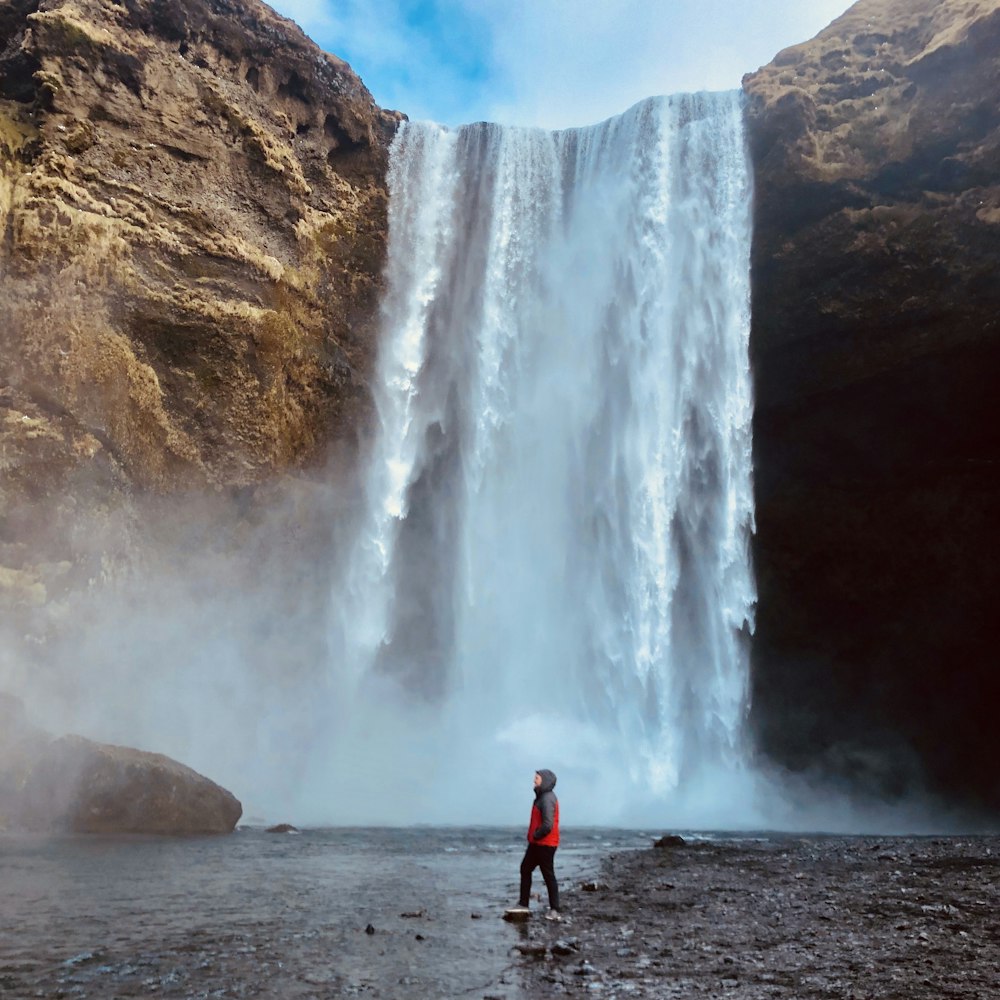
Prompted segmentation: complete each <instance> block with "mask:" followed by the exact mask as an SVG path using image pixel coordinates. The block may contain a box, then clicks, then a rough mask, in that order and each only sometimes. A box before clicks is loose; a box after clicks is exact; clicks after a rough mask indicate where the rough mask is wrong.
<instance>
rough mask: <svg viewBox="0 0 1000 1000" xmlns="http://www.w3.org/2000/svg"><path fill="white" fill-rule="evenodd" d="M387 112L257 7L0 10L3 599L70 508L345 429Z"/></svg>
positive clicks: (281, 454) (351, 412) (96, 5)
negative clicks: (24, 559)
mask: <svg viewBox="0 0 1000 1000" xmlns="http://www.w3.org/2000/svg"><path fill="white" fill-rule="evenodd" d="M397 122H398V116H396V115H392V114H388V113H386V112H382V111H380V110H379V109H378V108H377V107H376V106H375V105H374V103H373V101H372V98H371V96H370V94H369V93H368V92H367V91H366V90H365V88H364V86H363V85H362V84H361V81H360V80H359V79H358V78H357V77H356V76H355V75H354V73H353V72H352V71H351V70H350V68H349V67H348V66H347V65H346V64H345V63H343V62H341V61H340V60H338V59H336V58H335V57H333V56H329V55H326V54H324V53H322V52H321V51H320V50H319V48H318V47H317V46H315V45H314V44H313V43H312V42H310V41H309V40H308V39H307V38H306V37H305V36H304V35H303V34H302V33H301V31H299V29H298V28H297V27H296V26H295V25H294V24H292V23H291V22H290V21H287V20H285V19H284V18H281V17H279V16H278V15H277V14H275V13H274V12H273V11H271V10H270V8H268V7H266V6H264V5H263V4H260V3H256V2H254V0H175V2H171V3H162V2H157V0H123V2H121V3H112V2H111V0H43V2H38V0H33V2H31V0H10V2H6V3H4V4H3V5H2V6H0V233H2V234H3V239H2V241H0V282H2V285H3V295H2V297H0V456H2V457H0V462H2V468H3V480H2V491H0V545H3V546H4V548H3V551H2V552H0V589H3V590H4V591H5V592H6V593H7V594H8V595H10V594H12V593H13V594H15V595H16V597H17V599H18V600H21V601H22V602H27V603H31V602H32V600H33V599H35V598H37V597H38V595H37V594H35V595H34V598H33V593H34V592H33V591H32V587H34V586H36V584H37V582H38V581H37V580H36V579H35V576H32V573H34V572H35V571H34V570H29V569H25V568H24V567H22V566H21V565H20V563H19V558H20V557H19V555H18V552H19V551H21V550H22V549H23V546H24V545H25V544H27V546H28V548H29V549H31V550H32V551H33V553H34V555H35V558H37V557H38V554H39V551H40V550H41V551H42V552H44V551H45V549H46V546H48V548H50V549H51V550H52V557H53V558H55V557H56V556H61V555H63V554H65V550H64V549H60V548H59V545H57V544H56V542H54V541H53V539H55V538H62V539H63V540H64V541H65V537H68V535H69V534H70V533H71V524H72V522H73V520H74V518H75V517H76V514H77V513H78V511H79V509H82V508H87V507H91V508H92V507H94V506H100V505H102V504H103V505H108V504H110V505H112V506H114V505H115V504H120V503H121V502H122V500H123V498H125V497H126V496H127V495H128V494H129V493H131V492H133V491H136V490H139V491H143V492H146V493H149V492H153V493H156V492H166V491H176V490H179V489H184V488H194V489H201V488H205V487H209V488H220V487H230V486H245V485H248V484H253V483H256V482H258V481H260V480H262V479H264V478H265V477H266V476H267V475H268V474H270V473H273V472H274V471H276V470H281V469H285V468H287V467H289V466H292V465H295V464H298V463H301V462H303V461H307V460H308V459H310V458H312V457H315V456H317V455H319V454H321V453H322V452H323V449H324V445H325V444H326V443H328V441H329V440H330V439H336V438H338V437H344V436H347V437H350V435H351V433H352V429H353V427H354V425H355V423H356V422H357V421H359V420H360V419H362V418H363V416H364V413H365V411H366V410H367V408H368V406H369V405H370V404H369V395H368V392H367V388H366V379H367V377H368V373H369V368H370V364H371V360H372V357H373V347H374V340H373V338H374V324H373V319H374V316H375V311H376V307H377V294H378V285H379V280H380V279H379V276H380V271H381V266H382V261H383V254H384V244H385V231H386V197H387V195H386V188H385V180H384V175H385V168H386V161H387V148H388V143H389V141H390V140H391V137H392V134H393V132H394V130H395V127H396V124H397ZM40 512H44V516H41V514H40ZM40 520H41V521H43V522H44V529H36V528H34V527H32V526H33V525H37V524H38V523H39V521H40ZM60 544H61V543H60ZM5 574H6V575H5ZM36 575H37V574H36Z"/></svg>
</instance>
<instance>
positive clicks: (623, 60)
mask: <svg viewBox="0 0 1000 1000" xmlns="http://www.w3.org/2000/svg"><path fill="white" fill-rule="evenodd" d="M271 6H273V7H274V9H275V10H277V11H278V12H279V13H281V14H284V15H285V16H286V17H290V18H291V19H292V20H294V21H296V22H297V23H298V24H299V25H300V26H301V27H302V28H303V30H304V31H305V32H306V33H307V34H308V35H309V36H310V37H312V38H313V39H314V40H315V41H316V42H317V43H318V44H319V45H320V46H321V47H322V48H323V49H325V50H326V51H327V52H333V53H335V54H336V55H338V56H340V57H341V58H343V59H346V60H347V61H348V62H349V63H350V64H351V65H352V66H353V67H354V69H355V71H356V72H357V73H358V74H359V75H360V76H361V78H362V79H363V80H364V82H365V84H366V85H367V87H368V89H369V90H370V91H371V92H372V94H373V95H374V97H375V99H376V101H377V102H378V103H379V104H380V105H381V106H382V107H385V108H394V109H398V110H400V111H404V112H406V114H408V115H409V116H410V117H411V118H430V119H433V120H434V121H439V122H443V123H444V124H447V125H458V124H462V123H464V122H469V121H479V120H484V119H485V120H488V121H498V122H502V123H504V124H518V125H541V126H545V127H548V128H564V127H567V126H572V125H588V124H592V123H594V122H597V121H600V120H601V119H604V118H607V117H609V116H610V115H613V114H617V113H619V112H621V111H624V110H625V109H626V108H627V107H629V106H631V105H632V104H634V103H635V102H636V101H638V100H641V99H642V98H644V97H649V96H651V95H654V94H669V93H676V92H678V91H685V90H728V89H731V88H734V87H738V86H739V83H740V78H741V77H742V75H743V74H744V73H746V72H749V71H751V70H754V69H756V68H757V67H758V66H761V65H763V64H764V63H767V62H770V60H771V59H772V57H773V56H774V55H775V53H777V52H778V51H779V50H780V49H783V48H785V47H786V46H788V45H794V44H795V43H797V42H802V41H805V40H806V39H808V38H811V37H812V36H813V35H815V34H816V33H817V32H818V31H820V30H822V28H824V27H825V26H826V25H827V24H829V23H830V21H832V20H833V19H834V18H835V17H837V16H838V15H840V14H842V13H843V12H844V11H845V10H846V9H847V8H848V7H849V6H850V3H849V2H848V0H809V2H804V0H744V2H743V3H733V0H590V2H587V0H276V2H273V3H272V4H271Z"/></svg>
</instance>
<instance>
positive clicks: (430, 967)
mask: <svg viewBox="0 0 1000 1000" xmlns="http://www.w3.org/2000/svg"><path fill="white" fill-rule="evenodd" d="M522 837H523V832H522V831H521V830H520V829H517V830H515V829H441V828H433V829H430V828H428V829H424V828H418V829H330V830H310V831H304V832H302V833H301V834H267V833H265V832H263V831H261V830H251V829H241V830H239V831H237V832H236V833H235V834H233V835H232V836H230V837H221V838H197V839H183V840H171V839H161V838H134V837H133V838H114V837H76V838H47V839H27V838H21V837H13V836H2V837H0V887H2V892H0V996H3V997H8V996H9V997H12V998H22V997H25V998H27V997H46V998H55V997H73V998H105V997H107V998H111V997H116V998H117V997H149V996H157V997H184V998H210V997H218V998H242V997H280V998H282V1000H298V998H320V997H322V998H328V997H340V996H343V997H351V996H366V997H420V998H432V997H433V998H443V997H462V996H480V997H481V996H483V995H484V993H489V994H491V995H498V996H504V997H506V998H514V997H519V996H522V995H523V994H522V992H521V988H520V986H519V965H518V960H517V959H516V958H515V957H512V951H511V949H512V946H513V945H515V944H516V943H517V941H518V940H519V936H518V932H517V930H516V929H514V928H512V927H511V926H510V925H508V924H505V923H504V922H503V921H501V920H500V919H499V917H500V914H501V913H502V911H503V908H504V907H505V906H506V905H509V904H510V902H511V901H512V900H513V899H514V895H515V893H516V881H517V869H518V864H519V862H520V855H521V852H522V849H523V846H522V845H523V840H522V839H521V838H522ZM649 842H650V837H649V835H647V834H644V833H636V832H629V831H621V830H615V831H595V830H584V831H579V832H573V831H564V836H563V845H562V846H561V847H560V851H559V855H558V863H557V868H558V869H559V872H560V875H561V878H562V881H563V883H564V884H565V885H567V886H569V885H570V884H572V883H573V882H574V881H579V880H580V879H581V878H583V877H585V876H586V875H587V873H588V872H593V871H596V870H597V868H598V866H599V864H600V859H601V858H602V857H603V856H604V855H605V854H606V853H607V852H608V851H611V850H622V849H628V848H633V847H642V846H646V845H648V844H649ZM537 888H539V889H540V888H541V885H540V884H539V886H538V887H537ZM369 928H370V930H367V929H369Z"/></svg>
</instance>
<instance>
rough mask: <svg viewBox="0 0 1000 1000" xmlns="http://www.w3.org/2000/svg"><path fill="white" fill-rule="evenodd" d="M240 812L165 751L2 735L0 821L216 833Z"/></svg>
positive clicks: (55, 828) (89, 829)
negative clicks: (157, 752)
mask: <svg viewBox="0 0 1000 1000" xmlns="http://www.w3.org/2000/svg"><path fill="white" fill-rule="evenodd" d="M3 707H4V706H3V702H2V701H0V709H3ZM242 811H243V810H242V807H241V805H240V803H239V801H238V800H237V799H236V798H235V797H234V796H233V795H232V794H231V793H230V792H228V791H226V790H225V789H224V788H221V787H219V785H217V784H215V783H214V782H213V781H210V780H209V779H208V778H206V777H204V776H203V775H200V774H198V773H197V772H196V771H193V770H192V769H191V768H189V767H185V766H184V765H183V764H180V763H178V762H177V761H175V760H172V759H171V758H170V757H165V756H164V755H163V754H156V753H147V752H146V751H144V750H134V749H131V748H129V747H120V746H111V745H109V744H104V743H95V742H93V741H91V740H87V739H84V738H82V737H80V736H64V737H61V738H59V739H52V738H50V737H48V736H46V735H45V734H43V733H41V732H40V731H39V730H37V729H30V728H28V727H24V728H22V729H21V730H20V732H19V733H18V734H17V735H16V736H15V737H13V738H11V736H10V734H9V732H8V734H7V736H6V737H5V738H4V739H3V740H2V741H0V828H7V829H19V830H29V831H37V832H44V833H51V832H68V833H144V834H171V835H181V834H217V833H230V832H232V830H233V829H234V827H235V826H236V823H237V821H238V820H239V818H240V815H241V814H242Z"/></svg>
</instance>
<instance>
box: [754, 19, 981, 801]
mask: <svg viewBox="0 0 1000 1000" xmlns="http://www.w3.org/2000/svg"><path fill="white" fill-rule="evenodd" d="M744 89H745V91H746V94H747V96H748V99H749V128H750V140H751V148H752V156H753V161H754V167H755V171H756V184H757V189H756V223H755V236H754V247H753V332H752V345H751V351H752V360H753V366H754V371H755V378H756V393H757V398H756V420H755V452H756V458H755V465H756V489H757V518H758V534H757V540H756V552H755V557H756V565H757V572H758V578H759V592H760V606H759V617H758V628H757V635H756V640H755V649H754V684H753V698H754V708H753V715H754V720H755V724H756V729H757V732H758V735H759V738H760V741H761V745H762V747H763V748H764V749H765V750H766V751H768V752H769V753H771V754H772V755H773V756H775V757H777V758H778V759H779V760H781V761H783V762H785V763H787V764H789V765H791V766H793V767H796V768H804V767H810V766H814V765H816V764H817V763H819V764H820V765H821V766H822V767H824V768H829V769H832V770H834V771H836V772H837V773H840V774H847V775H850V776H853V777H857V778H859V779H860V780H862V781H863V782H864V783H866V784H868V785H869V786H871V787H874V788H880V787H881V788H882V789H884V790H887V791H892V790H893V789H899V790H902V789H903V788H906V787H913V786H914V784H919V782H920V781H921V780H922V778H921V774H923V775H926V776H928V777H929V778H930V781H931V784H932V785H933V786H934V787H936V788H938V789H946V790H948V791H949V792H951V793H958V794H961V795H968V796H970V797H971V798H973V799H975V800H979V801H982V802H986V803H989V804H990V805H992V806H1000V783H998V780H997V777H996V769H995V767H994V765H993V761H994V760H995V758H996V755H997V752H998V751H1000V739H998V737H997V735H996V734H997V728H996V726H995V724H994V722H993V717H994V713H995V708H994V702H995V696H996V695H997V693H998V690H1000V687H998V681H997V676H996V666H995V663H996V656H995V648H994V643H993V641H992V638H991V635H990V632H991V624H990V623H992V622H993V621H995V620H997V617H998V613H1000V531H998V530H997V527H996V525H997V524H998V523H1000V421H998V420H997V404H996V391H995V388H994V386H995V384H996V381H997V377H998V374H1000V320H998V317H1000V281H998V280H997V274H998V273H1000V2H998V0H971V2H969V0H906V2H903V0H862V2H860V3H857V4H855V5H854V6H853V7H851V8H850V10H849V11H847V13H845V14H844V15H843V16H842V17H840V18H839V19H838V20H836V21H835V22H834V23H833V24H831V25H830V27H829V28H827V29H826V30H825V31H823V32H822V33H821V34H819V35H818V36H817V37H816V38H815V39H813V40H812V41H810V42H807V43H805V44H803V45H798V46H795V47H793V48H790V49H787V50H785V51H784V52H781V53H779V54H778V56H777V57H776V58H775V60H774V61H773V62H772V63H771V64H770V65H769V66H766V67H764V68H763V69H761V70H759V71H758V72H756V73H753V74H750V75H749V76H747V77H746V78H745V80H744Z"/></svg>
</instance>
